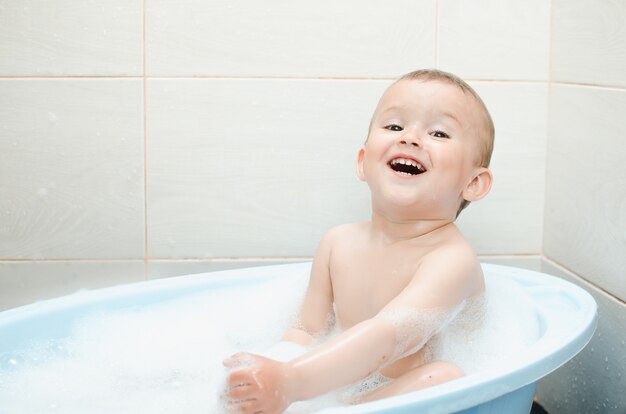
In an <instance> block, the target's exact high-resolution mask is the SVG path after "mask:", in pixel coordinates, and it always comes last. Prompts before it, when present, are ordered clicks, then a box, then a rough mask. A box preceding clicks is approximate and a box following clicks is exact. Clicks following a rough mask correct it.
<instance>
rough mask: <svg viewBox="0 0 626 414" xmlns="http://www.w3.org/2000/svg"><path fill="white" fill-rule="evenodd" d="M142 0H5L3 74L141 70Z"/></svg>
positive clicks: (0, 12) (0, 42) (1, 7)
mask: <svg viewBox="0 0 626 414" xmlns="http://www.w3.org/2000/svg"><path fill="white" fill-rule="evenodd" d="M142 11H143V10H142V2H141V1H137V0H135V1H125V0H91V1H82V0H48V1H38V0H20V1H13V0H0V76H2V75H4V76H9V75H10V76H32V75H141V74H142V73H143V46H142V41H143V13H142Z"/></svg>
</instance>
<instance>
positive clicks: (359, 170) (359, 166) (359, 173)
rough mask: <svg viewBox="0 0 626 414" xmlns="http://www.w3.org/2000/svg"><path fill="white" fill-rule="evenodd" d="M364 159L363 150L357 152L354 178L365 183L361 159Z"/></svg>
mask: <svg viewBox="0 0 626 414" xmlns="http://www.w3.org/2000/svg"><path fill="white" fill-rule="evenodd" d="M364 157H365V148H361V149H360V150H359V155H357V158H356V176H357V177H359V180H361V181H365V172H364V171H363V158H364Z"/></svg>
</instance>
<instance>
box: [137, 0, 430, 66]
mask: <svg viewBox="0 0 626 414" xmlns="http://www.w3.org/2000/svg"><path fill="white" fill-rule="evenodd" d="M435 4H436V2H435V0H417V1H415V0H391V1H386V2H379V1H373V0H368V1H357V0H350V1H341V2H337V1H332V0H322V1H315V2H293V1H288V0H278V1H272V2H269V3H268V2H258V1H254V0H238V1H227V0H222V1H210V2H208V1H204V0H185V1H174V0H150V1H148V2H147V29H148V35H147V42H148V43H147V70H148V74H150V75H152V76H163V75H168V76H171V75H176V76H191V75H211V76H215V75H218V76H244V77H249V76H279V77H294V76H295V77H318V76H324V77H368V78H369V77H396V76H398V75H401V74H402V73H404V72H408V71H410V70H413V69H415V68H417V67H425V66H426V67H431V66H434V64H435V61H434V56H435V53H434V51H435V44H434V39H435V14H436V10H435Z"/></svg>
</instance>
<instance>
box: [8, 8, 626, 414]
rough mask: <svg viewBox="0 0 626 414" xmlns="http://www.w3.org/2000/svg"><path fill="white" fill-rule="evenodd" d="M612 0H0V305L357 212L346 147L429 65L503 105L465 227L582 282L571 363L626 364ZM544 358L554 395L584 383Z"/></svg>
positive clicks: (358, 194) (617, 61) (490, 251)
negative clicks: (596, 310)
mask: <svg viewBox="0 0 626 414" xmlns="http://www.w3.org/2000/svg"><path fill="white" fill-rule="evenodd" d="M624 7H625V6H623V5H622V4H621V3H620V2H602V3H598V2H594V3H592V2H588V1H582V0H577V1H574V0H553V1H552V2H546V1H543V0H529V1H526V2H519V1H513V0H506V1H489V0H476V1H472V2H467V1H463V0H439V1H437V0H418V1H415V0H404V1H403V0H390V1H387V2H379V1H374V0H368V1H357V0H351V1H343V2H333V1H330V0H323V1H317V2H293V1H287V0H282V1H279V0H273V1H271V2H262V3H261V2H256V1H253V0H239V1H225V0H223V1H210V2H209V1H203V0H184V1H171V0H134V1H127V0H125V1H122V0H92V1H89V2H87V1H78V0H63V1H61V0H51V1H47V2H41V1H36V0H22V1H19V2H16V1H10V0H0V109H1V110H0V308H7V307H12V306H17V305H20V304H23V303H28V302H32V301H34V300H38V299H42V298H46V297H52V296H57V295H60V294H64V293H70V292H72V291H75V290H77V289H81V288H96V287H102V286H107V285H113V284H118V283H122V282H130V281H137V280H143V279H146V278H157V277H164V276H171V275H177V274H185V273H193V272H201V271H207V270H214V269H220V268H228V267H236V266H242V265H258V264H263V263H274V262H283V261H289V260H302V259H303V258H309V257H310V256H311V255H312V254H313V251H314V249H315V246H316V244H317V242H318V240H319V238H320V237H321V235H322V234H323V233H324V232H325V230H326V229H328V228H329V227H331V226H333V225H335V224H337V223H341V222H346V221H355V220H361V219H365V218H367V217H368V214H369V201H368V193H367V188H366V186H365V185H364V184H363V183H360V182H358V181H357V180H356V178H355V175H354V160H355V156H356V153H357V150H358V148H359V145H360V144H361V143H362V142H363V140H364V138H365V134H366V132H367V123H368V121H369V117H370V115H371V113H372V111H373V108H374V106H375V104H376V101H377V98H378V96H379V95H380V93H381V92H382V91H383V89H384V88H385V86H386V85H388V84H389V83H390V81H391V80H392V79H393V78H395V77H396V76H398V75H400V74H402V73H405V72H407V71H410V70H413V69H416V68H421V67H438V68H441V69H444V70H449V71H452V72H455V73H457V74H458V75H460V76H462V77H464V78H466V79H467V80H469V81H470V83H471V84H472V85H473V86H475V87H476V89H477V90H478V92H479V93H480V94H481V95H482V96H483V98H484V100H485V101H486V103H487V105H488V106H489V107H490V109H491V112H492V115H493V117H494V120H495V123H496V145H495V152H494V157H493V164H492V169H493V171H494V174H495V183H494V187H493V189H492V193H491V194H490V195H489V197H488V198H487V199H486V200H483V201H481V202H479V203H475V204H473V205H471V206H470V208H469V209H468V210H466V211H465V212H464V213H463V214H462V215H461V218H460V219H459V225H460V226H461V228H462V230H463V231H464V232H465V234H466V235H467V237H468V239H469V240H470V241H471V242H472V243H473V245H474V246H475V247H476V249H477V251H478V252H479V253H480V254H481V255H485V256H484V257H485V258H487V256H486V255H489V257H488V260H490V261H499V262H505V263H506V262H515V263H522V264H523V263H528V262H529V261H528V260H526V259H525V258H526V257H527V256H526V255H534V259H530V261H531V262H532V265H531V267H533V266H534V267H537V266H542V264H541V263H543V264H544V265H545V266H548V265H549V266H552V267H550V269H558V271H560V272H564V274H565V276H566V277H571V278H573V279H574V280H577V281H578V282H579V283H583V284H584V283H586V282H584V281H582V280H581V279H579V278H578V277H577V276H576V275H574V274H572V273H571V272H567V270H565V269H563V267H562V266H564V267H565V268H568V269H570V270H571V271H573V272H575V273H576V274H577V275H579V276H582V277H583V278H584V279H586V280H588V281H589V282H591V283H592V284H593V285H595V287H594V286H593V285H586V286H588V287H589V288H590V289H593V291H594V294H596V295H597V298H599V303H600V313H601V317H602V319H601V325H600V329H601V330H604V331H601V332H600V333H603V334H604V336H601V338H603V339H602V341H601V344H602V345H599V346H598V347H596V348H595V349H596V351H594V352H596V353H595V354H594V355H593V356H590V355H589V354H585V355H582V357H581V359H579V360H578V361H581V362H576V364H577V366H582V367H583V368H584V369H585V370H588V371H583V373H582V374H581V375H585V376H595V375H599V374H600V373H599V372H597V371H598V370H599V369H600V368H597V367H599V366H600V365H599V364H597V363H596V362H597V361H598V358H602V360H604V358H603V357H605V358H607V359H609V358H611V359H610V360H611V361H614V362H615V363H616V366H617V368H615V370H614V371H612V372H614V373H615V378H614V380H615V383H617V384H618V385H619V384H620V382H619V381H622V382H621V384H623V381H624V379H623V378H622V373H623V374H624V376H625V377H626V368H624V367H626V364H624V360H623V357H622V359H620V357H619V356H618V355H619V353H621V355H624V354H625V353H624V337H623V334H621V333H619V332H615V331H612V329H615V327H616V326H623V320H624V318H625V317H626V316H625V315H626V312H625V309H624V304H623V300H624V299H626V285H625V284H626V274H625V273H624V272H625V269H626V253H625V252H626V221H625V220H626V211H625V209H626V201H625V198H626V194H625V189H626V182H625V179H624V177H626V171H625V170H624V164H623V162H622V161H623V159H625V158H626V154H625V150H624V149H625V148H626V146H625V145H624V144H623V140H622V138H623V137H624V136H626V130H625V123H624V121H623V118H624V115H623V114H624V113H625V112H626V97H625V96H624V95H625V94H626V78H625V77H624V76H625V75H624V73H626V34H625V33H626V32H624V30H623V21H624V20H626V11H625V9H624ZM544 214H545V225H544ZM542 253H544V254H545V255H546V256H547V257H548V259H546V260H539V258H538V257H539V255H540V254H542ZM538 263H539V264H538ZM546 263H547V264H546ZM555 271H556V270H555ZM605 291H606V292H609V293H608V294H607V293H606V292H605ZM605 321H606V322H605ZM620 321H622V322H620ZM620 323H622V325H620ZM622 331H623V330H622ZM607 338H610V339H607ZM620 338H621V339H620ZM594 340H597V339H594ZM620 340H621V343H620V342H619V341H620ZM598 349H602V350H603V351H602V352H604V351H606V353H602V354H601V356H598V355H600V353H599V351H598ZM586 352H591V351H586ZM620 364H621V365H620ZM564 369H568V368H567V367H566V368H564ZM602 369H603V368H602ZM557 372H558V371H557ZM618 374H619V376H618ZM561 377H563V376H561ZM552 378H557V379H558V378H559V377H558V376H555V375H553V376H551V377H549V378H548V379H547V380H546V381H544V383H545V384H546V385H542V388H540V390H541V389H544V390H550V391H549V393H544V394H540V397H541V398H542V401H545V402H546V404H548V405H550V406H551V408H552V409H553V410H555V411H551V414H554V413H557V414H558V412H559V411H558V407H557V406H558V404H561V403H562V401H564V400H565V399H566V398H568V396H569V400H568V401H574V403H570V405H568V406H567V407H566V408H567V410H565V411H561V412H567V413H568V414H569V413H572V412H581V413H583V412H586V411H584V409H586V408H587V406H586V405H585V404H584V403H582V402H580V401H581V399H582V398H586V401H587V402H588V404H589V401H593V403H594V404H595V403H598V401H599V400H598V398H595V399H594V398H592V395H593V393H595V395H599V394H600V393H601V389H602V387H600V386H598V387H596V388H595V389H591V388H590V389H589V390H590V391H588V392H589V393H590V394H584V395H583V394H580V393H578V394H572V392H571V389H570V388H565V386H564V385H562V383H559V381H558V380H553V379H552ZM567 378H569V377H567ZM548 394H549V395H548ZM613 394H615V393H612V394H611V395H610V396H607V397H603V398H613V396H612V395H613ZM573 395H576V396H577V397H576V398H573ZM585 395H587V397H585ZM551 396H552V397H551ZM605 403H606V402H605ZM622 403H623V401H622V400H619V401H618V400H615V399H613V400H612V401H610V402H609V403H606V404H613V405H614V406H618V407H619V406H620V404H622ZM572 404H579V405H580V407H583V408H582V409H581V410H580V411H576V409H575V407H574V408H573V405H572ZM621 407H622V408H623V407H624V405H622V406H621ZM572 410H573V411H572ZM607 412H609V411H607ZM615 412H618V411H615ZM622 412H623V411H622Z"/></svg>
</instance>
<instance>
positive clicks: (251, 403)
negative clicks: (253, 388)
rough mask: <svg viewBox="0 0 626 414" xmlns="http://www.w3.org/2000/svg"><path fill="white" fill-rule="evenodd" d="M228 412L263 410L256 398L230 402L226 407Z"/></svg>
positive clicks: (246, 412)
mask: <svg viewBox="0 0 626 414" xmlns="http://www.w3.org/2000/svg"><path fill="white" fill-rule="evenodd" d="M226 411H227V412H228V413H233V414H234V413H237V414H255V413H258V412H262V411H261V410H260V407H259V402H258V401H256V400H245V401H237V402H232V403H229V404H228V406H227V407H226Z"/></svg>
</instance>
